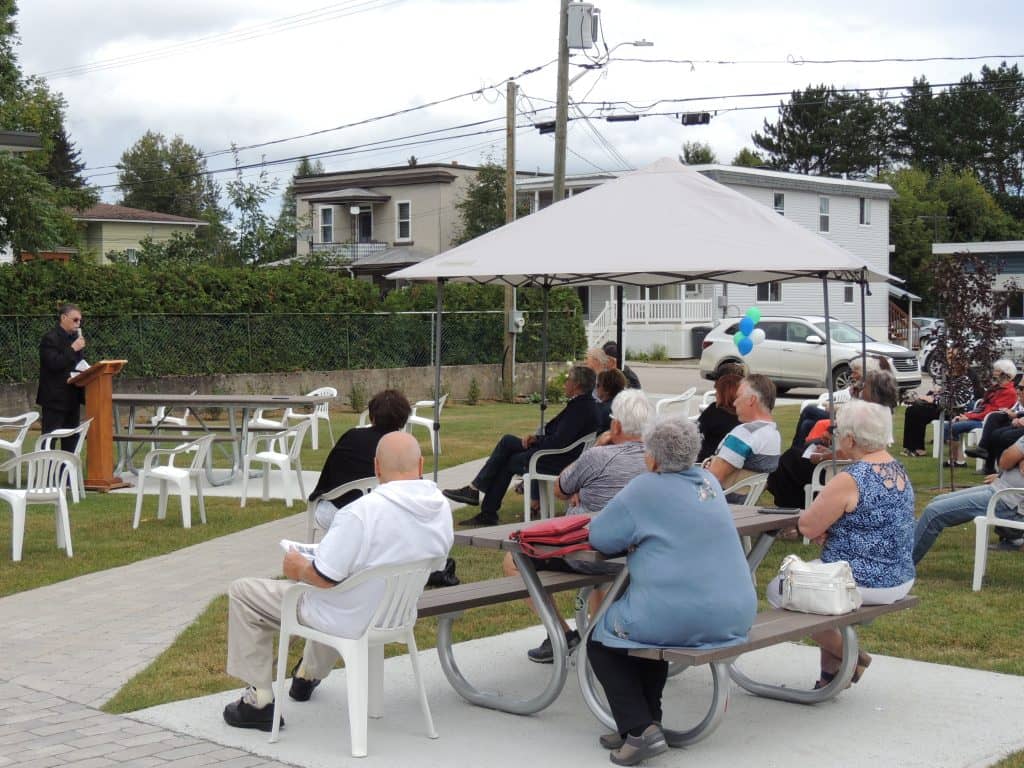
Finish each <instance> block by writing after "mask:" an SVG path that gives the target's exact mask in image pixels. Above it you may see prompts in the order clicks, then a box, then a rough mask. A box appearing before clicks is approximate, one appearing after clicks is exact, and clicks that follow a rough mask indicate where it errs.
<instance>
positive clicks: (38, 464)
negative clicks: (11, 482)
mask: <svg viewBox="0 0 1024 768" xmlns="http://www.w3.org/2000/svg"><path fill="white" fill-rule="evenodd" d="M73 463H74V455H73V454H70V453H67V452H66V451H33V452H32V453H26V454H23V455H21V456H15V457H14V458H13V459H8V460H7V461H5V462H4V463H3V464H0V471H3V470H5V469H6V470H8V471H10V470H12V469H20V468H21V467H25V472H26V482H25V488H0V499H3V500H4V501H6V502H7V503H8V504H10V505H11V513H12V515H13V520H12V524H11V559H12V560H14V561H15V562H17V561H19V560H21V550H22V545H23V543H24V541H25V510H26V507H27V506H28V505H29V504H53V505H54V519H55V525H56V529H57V547H58V548H59V549H63V550H64V551H65V552H66V553H67V556H68V557H71V556H72V555H73V554H74V553H73V552H72V549H71V522H70V520H69V519H68V500H67V497H66V496H65V495H64V493H65V488H67V485H68V483H69V482H70V479H71V478H70V470H69V468H70V467H71V466H72V465H73Z"/></svg>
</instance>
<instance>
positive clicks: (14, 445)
mask: <svg viewBox="0 0 1024 768" xmlns="http://www.w3.org/2000/svg"><path fill="white" fill-rule="evenodd" d="M38 420H39V414H38V413H36V412H35V411H28V412H27V413H23V414H21V415H20V416H4V417H0V430H3V431H13V430H17V434H16V435H15V436H14V438H13V439H11V440H0V451H7V452H8V453H10V454H11V455H12V456H14V457H18V456H21V453H22V448H23V446H24V445H25V437H26V435H28V430H29V427H31V426H32V425H33V424H35V423H36V422H37V421H38ZM7 482H8V483H12V482H13V483H14V484H15V485H17V486H19V487H20V486H21V465H20V464H15V465H14V468H13V469H11V470H9V471H8V472H7Z"/></svg>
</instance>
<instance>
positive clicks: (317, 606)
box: [224, 432, 454, 731]
mask: <svg viewBox="0 0 1024 768" xmlns="http://www.w3.org/2000/svg"><path fill="white" fill-rule="evenodd" d="M374 471H375V473H376V475H377V478H378V479H379V480H380V482H381V485H380V487H378V488H377V489H376V490H374V491H373V493H371V494H369V495H367V496H363V497H361V498H359V499H357V500H356V501H353V502H352V503H351V504H348V505H347V506H345V507H342V508H341V509H339V510H338V512H337V514H336V515H335V517H334V520H333V522H332V523H331V527H330V528H329V529H328V531H327V533H326V534H325V535H324V538H323V540H322V541H321V542H320V545H319V546H318V547H317V550H316V554H315V556H314V558H313V559H312V560H309V559H307V558H306V557H305V556H303V555H302V554H300V553H299V552H297V551H295V550H294V549H293V550H290V551H288V552H287V553H286V554H285V556H284V563H283V567H282V570H283V572H284V575H285V578H286V579H289V580H290V581H282V580H279V579H258V578H246V579H238V580H237V581H235V582H234V583H233V584H232V585H231V588H230V589H229V591H228V597H229V604H228V663H227V671H228V674H230V675H233V676H234V677H237V678H239V679H241V680H244V681H245V682H246V683H247V685H248V687H247V688H246V689H245V692H244V693H243V695H242V697H241V698H240V699H239V700H238V701H235V702H232V703H231V704H228V705H227V707H225V708H224V720H225V722H226V723H227V724H228V725H231V726H234V727H236V728H257V729H259V730H261V731H269V730H270V729H271V726H272V724H273V712H274V693H273V687H272V683H273V652H274V651H273V649H274V639H275V638H276V637H277V634H278V632H279V630H280V625H281V599H282V597H283V595H284V593H285V591H287V589H288V588H289V587H290V586H291V582H292V581H302V582H305V583H307V584H312V585H313V586H315V587H320V588H321V589H323V592H322V593H321V592H311V593H308V594H306V595H304V596H303V598H302V599H301V601H300V602H299V618H300V620H301V621H302V623H303V624H306V625H308V626H310V627H313V628H315V629H320V630H323V631H325V632H329V633H331V634H334V635H340V636H341V637H359V636H360V635H362V633H363V632H364V631H365V630H366V627H367V626H368V624H369V622H370V619H371V617H372V613H373V610H374V608H375V607H376V605H377V602H378V601H379V599H380V596H381V593H382V590H383V589H384V584H383V582H382V581H380V580H377V581H372V582H367V583H366V584H364V585H362V586H360V587H357V588H356V589H353V590H351V591H348V592H343V593H340V594H339V593H334V592H331V591H330V589H331V587H333V586H335V585H337V584H338V583H340V582H341V581H343V580H344V579H346V578H348V577H349V576H352V575H353V574H355V573H358V572H360V571H362V570H365V569H367V568H372V567H375V566H379V565H391V564H395V563H404V562H411V561H413V560H420V559H424V558H428V557H438V558H440V557H444V556H446V555H447V554H448V550H449V549H451V546H452V543H453V540H454V536H453V530H452V513H451V507H450V506H449V504H448V500H447V499H445V497H444V496H442V495H441V492H440V490H438V488H437V486H436V485H435V484H434V483H433V482H431V481H430V480H424V479H423V456H422V455H421V453H420V447H419V443H418V442H417V441H416V439H415V438H414V437H413V436H412V435H410V434H407V433H405V432H391V433H390V434H387V435H385V436H384V437H382V438H381V440H380V443H378V445H377V455H376V457H375V458H374ZM337 660H338V654H337V652H336V651H335V650H334V649H333V648H329V647H327V646H324V645H321V644H319V643H314V642H312V641H309V642H307V643H306V646H305V649H304V650H303V655H302V659H301V660H300V661H299V664H298V665H297V666H296V668H295V669H294V670H292V684H291V689H290V690H289V695H290V696H291V698H293V699H295V700H296V701H306V700H308V699H309V697H310V696H311V695H312V693H313V690H314V689H315V688H316V687H317V685H319V684H320V681H321V680H322V679H323V678H325V677H327V675H328V674H330V671H331V669H332V668H333V667H334V664H335V663H336V662H337Z"/></svg>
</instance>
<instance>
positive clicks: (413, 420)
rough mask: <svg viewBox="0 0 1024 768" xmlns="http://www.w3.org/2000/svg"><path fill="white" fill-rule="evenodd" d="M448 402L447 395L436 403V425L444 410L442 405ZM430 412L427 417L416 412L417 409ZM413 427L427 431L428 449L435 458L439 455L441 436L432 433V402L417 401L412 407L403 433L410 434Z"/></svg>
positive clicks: (437, 433) (438, 433)
mask: <svg viewBox="0 0 1024 768" xmlns="http://www.w3.org/2000/svg"><path fill="white" fill-rule="evenodd" d="M447 401H448V395H442V396H441V399H440V400H439V401H438V403H439V405H438V407H437V419H438V423H440V421H441V411H442V410H443V409H444V404H445V403H446V402H447ZM421 408H422V409H423V410H428V409H429V411H430V415H429V416H418V415H417V414H416V411H417V410H418V409H421ZM413 427H424V428H426V430H427V434H428V435H430V448H431V450H433V452H434V455H435V456H440V455H441V435H440V432H435V431H434V401H433V400H417V401H416V402H415V403H413V405H412V414H411V415H410V416H409V420H408V421H407V422H406V423H405V431H406V432H412V428H413Z"/></svg>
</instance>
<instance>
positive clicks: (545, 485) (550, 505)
mask: <svg viewBox="0 0 1024 768" xmlns="http://www.w3.org/2000/svg"><path fill="white" fill-rule="evenodd" d="M596 440H597V433H596V432H591V433H590V434H589V435H584V436H583V437H581V438H580V439H579V440H577V441H576V442H574V443H571V444H569V445H567V446H565V447H564V448H544V449H542V450H539V451H536V452H535V453H534V454H533V455H532V456H531V457H530V464H529V466H528V467H527V469H526V474H525V475H523V522H526V523H528V522H530V516H531V514H532V510H531V509H530V504H531V502H532V501H533V499H532V495H533V491H532V490H531V488H530V486H531V481H534V480H536V481H537V483H538V491H539V493H540V499H539V501H540V517H539V519H541V520H544V519H547V518H549V517H551V516H552V515H553V514H554V513H555V481H556V480H557V479H558V473H555V474H553V475H549V474H545V473H544V472H541V471H539V470H538V469H537V462H538V461H539V460H540V459H541V458H543V457H544V456H558V455H560V454H566V453H572V452H573V451H575V450H576V449H577V448H580V447H581V446H582V450H581V451H580V453H583V451H585V450H587V448H589V447H590V446H592V445H593V444H594V442H595V441H596Z"/></svg>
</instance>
